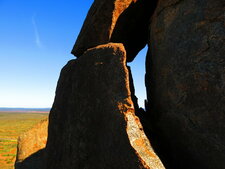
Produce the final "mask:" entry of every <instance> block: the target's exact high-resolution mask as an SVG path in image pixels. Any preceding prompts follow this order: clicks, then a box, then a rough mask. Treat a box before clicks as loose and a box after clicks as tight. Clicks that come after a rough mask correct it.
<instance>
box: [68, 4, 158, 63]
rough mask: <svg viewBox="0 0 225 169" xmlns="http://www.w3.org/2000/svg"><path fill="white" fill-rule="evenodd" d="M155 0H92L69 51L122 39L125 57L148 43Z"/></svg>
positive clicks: (128, 58)
mask: <svg viewBox="0 0 225 169" xmlns="http://www.w3.org/2000/svg"><path fill="white" fill-rule="evenodd" d="M155 5H156V0H95V1H94V3H93V5H92V6H91V8H90V10H89V12H88V15H87V17H86V19H85V22H84V25H83V27H82V29H81V32H80V34H79V36H78V38H77V40H76V43H75V45H74V47H73V50H72V52H71V53H72V54H74V55H75V56H77V57H79V56H81V55H82V54H83V53H84V52H85V51H86V50H87V49H89V48H92V47H95V46H97V45H101V44H106V43H108V42H117V43H123V44H124V46H125V48H126V51H127V61H128V62H129V61H132V60H133V59H134V58H135V56H136V55H137V54H138V52H139V51H140V50H141V49H142V48H143V47H144V46H145V45H146V44H147V38H148V36H147V35H148V23H149V20H150V16H151V15H152V13H153V11H154V9H155Z"/></svg>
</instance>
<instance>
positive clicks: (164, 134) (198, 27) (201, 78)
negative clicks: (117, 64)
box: [145, 0, 225, 169]
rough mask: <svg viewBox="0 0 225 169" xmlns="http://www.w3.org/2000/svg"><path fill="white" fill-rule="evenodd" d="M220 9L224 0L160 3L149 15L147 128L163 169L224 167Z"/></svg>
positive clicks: (224, 49) (224, 32) (224, 62)
mask: <svg viewBox="0 0 225 169" xmlns="http://www.w3.org/2000/svg"><path fill="white" fill-rule="evenodd" d="M224 6H225V3H224V0H217V1H214V0H159V2H158V6H157V9H156V11H155V13H154V16H153V21H152V23H151V33H150V42H149V47H150V49H149V52H148V56H147V62H146V66H147V75H146V86H147V93H148V101H149V102H150V107H149V110H150V112H149V116H150V118H149V119H150V120H149V124H148V127H149V128H151V129H152V132H154V134H152V137H153V138H154V140H155V146H156V148H157V150H158V152H159V155H160V157H161V158H162V160H163V161H164V162H165V164H166V167H167V168H172V169H196V168H204V169H212V168H213V169H224V168H225V160H224V159H225V97H224V95H225V69H224V68H225V55H224V54H225V29H224ZM145 127H146V126H145Z"/></svg>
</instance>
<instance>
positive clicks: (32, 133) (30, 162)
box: [15, 119, 48, 169]
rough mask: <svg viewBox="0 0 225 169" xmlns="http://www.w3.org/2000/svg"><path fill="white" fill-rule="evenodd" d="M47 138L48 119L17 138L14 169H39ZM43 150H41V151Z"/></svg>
mask: <svg viewBox="0 0 225 169" xmlns="http://www.w3.org/2000/svg"><path fill="white" fill-rule="evenodd" d="M47 136H48V119H45V120H42V121H41V122H40V123H38V124H36V125H35V126H34V127H33V128H32V129H30V130H28V131H27V132H25V133H23V134H22V135H20V136H19V138H18V145H17V156H16V163H15V168H16V169H40V168H42V167H43V166H42V161H43V159H44V156H43V152H44V148H45V146H46V142H47ZM42 149H43V150H42Z"/></svg>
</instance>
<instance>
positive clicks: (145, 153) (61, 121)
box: [46, 43, 163, 169]
mask: <svg viewBox="0 0 225 169" xmlns="http://www.w3.org/2000/svg"><path fill="white" fill-rule="evenodd" d="M128 77H129V75H128V70H127V68H126V51H125V49H124V47H123V45H122V44H112V43H111V44H106V45H101V46H97V47H95V48H92V49H89V50H88V51H86V52H85V53H84V55H82V56H81V57H79V58H78V59H76V60H72V61H70V62H69V63H68V64H67V65H66V66H65V67H64V68H63V70H62V72H61V75H60V79H59V82H58V86H57V90H56V97H55V101H54V105H53V107H52V109H51V112H50V117H49V137H48V142H47V146H46V152H47V156H46V157H47V158H46V159H47V163H46V169H55V168H63V169H71V168H78V169H84V168H91V169H96V168H99V169H103V168H115V169H116V168H120V169H123V168H124V169H138V168H148V167H150V166H149V165H150V164H151V166H152V167H158V168H163V166H162V164H161V162H160V160H159V159H158V157H157V156H156V155H155V153H154V152H153V150H152V148H151V147H150V144H149V142H148V140H147V138H146V137H144V136H143V135H144V133H143V130H142V127H141V125H140V122H139V120H138V118H137V117H135V115H134V106H133V103H132V100H131V93H130V90H129V79H128ZM133 147H134V148H133ZM139 152H141V153H139Z"/></svg>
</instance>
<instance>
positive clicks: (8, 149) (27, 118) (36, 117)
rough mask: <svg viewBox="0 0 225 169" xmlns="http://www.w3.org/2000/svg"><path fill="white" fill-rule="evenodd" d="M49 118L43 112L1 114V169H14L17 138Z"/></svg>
mask: <svg viewBox="0 0 225 169" xmlns="http://www.w3.org/2000/svg"><path fill="white" fill-rule="evenodd" d="M47 117H48V113H46V112H45V113H43V112H0V169H13V168H14V162H15V159H16V148H17V138H18V136H19V135H20V134H22V133H23V132H25V131H27V130H29V129H30V128H32V126H34V125H35V124H36V123H38V122H40V121H41V120H42V119H45V118H47Z"/></svg>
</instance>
